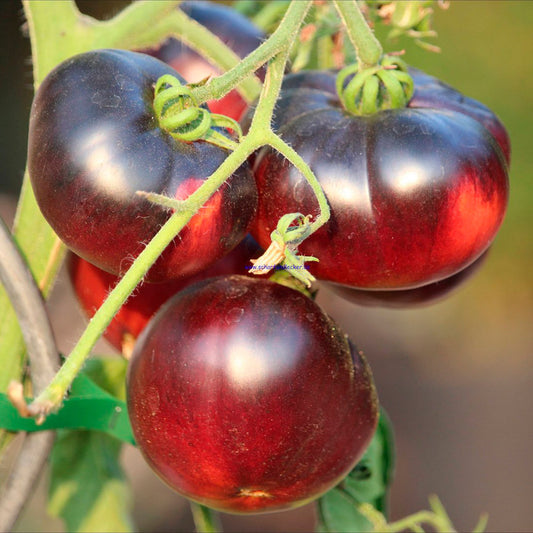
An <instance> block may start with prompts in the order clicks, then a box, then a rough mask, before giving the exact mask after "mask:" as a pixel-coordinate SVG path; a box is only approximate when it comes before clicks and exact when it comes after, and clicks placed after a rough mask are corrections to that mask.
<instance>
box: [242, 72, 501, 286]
mask: <svg viewBox="0 0 533 533" xmlns="http://www.w3.org/2000/svg"><path fill="white" fill-rule="evenodd" d="M306 76H309V78H310V79H311V82H310V85H311V87H308V86H306V79H307V78H306ZM295 78H296V76H294V77H288V82H287V83H286V87H288V88H286V89H285V90H282V93H281V96H280V100H279V102H278V106H277V108H276V113H275V116H276V119H275V124H274V125H275V128H276V129H277V131H278V132H279V133H280V135H281V136H282V138H283V139H284V140H285V141H286V142H288V143H289V144H290V145H291V146H292V147H293V148H294V149H295V150H296V151H297V152H298V153H299V154H300V155H301V156H302V157H303V159H304V160H305V161H306V162H307V163H308V164H309V165H310V167H311V168H312V170H313V171H314V173H315V175H316V177H317V179H318V180H319V182H320V183H321V185H322V187H323V189H324V191H325V193H326V196H327V198H328V201H329V203H330V206H331V209H332V215H331V219H330V221H329V222H328V223H327V224H326V225H325V226H324V227H323V228H320V229H319V230H318V231H317V232H316V233H315V234H313V235H312V236H311V237H309V238H308V239H306V241H304V243H303V244H302V245H301V246H300V248H299V249H300V252H301V253H302V254H304V255H314V256H316V257H318V258H319V259H320V262H319V263H316V264H315V263H312V264H310V271H311V273H313V274H314V275H315V276H316V277H317V278H319V279H323V280H328V281H334V282H336V283H341V284H345V285H349V286H352V287H356V288H362V289H384V290H385V289H393V290H394V289H411V288H415V287H419V286H422V285H426V284H429V283H433V282H436V281H439V280H441V279H444V278H447V277H449V276H451V275H453V274H455V273H457V272H459V271H460V270H462V269H463V268H465V267H466V266H468V265H469V264H471V263H472V262H473V261H475V259H476V258H478V257H479V256H480V255H481V254H482V253H483V252H484V251H485V250H486V249H487V248H488V246H489V245H490V243H491V242H492V240H493V238H494V236H495V234H496V232H497V230H498V228H499V226H500V225H501V222H502V220H503V216H504V213H505V209H506V205H507V199H508V187H509V185H508V176H507V164H506V161H505V158H504V154H503V152H502V149H501V148H500V145H498V144H497V142H496V140H495V138H494V137H493V136H492V135H491V134H490V133H489V131H488V130H487V129H486V128H485V127H484V126H483V124H482V123H481V122H479V121H478V120H475V119H474V118H472V117H471V116H469V115H466V114H464V113H459V112H458V111H454V110H451V109H447V108H446V105H445V104H446V102H444V103H443V105H442V106H441V109H434V108H415V107H409V108H406V109H401V110H388V111H381V112H379V113H376V114H375V115H371V116H365V117H354V116H351V115H347V114H346V113H345V112H344V111H343V109H342V108H341V104H340V102H339V100H338V98H337V97H336V95H335V94H333V93H332V92H329V91H327V90H324V87H327V84H328V83H329V85H330V86H333V85H334V81H335V74H334V73H322V74H320V76H317V75H313V74H308V73H302V74H300V75H299V78H296V80H295ZM291 80H292V81H291ZM298 83H300V85H298ZM291 84H292V85H291ZM294 84H296V87H294V86H293V85H294ZM320 84H322V90H320V89H318V88H316V87H317V86H320ZM313 86H314V87H313ZM448 107H450V106H448ZM253 170H254V174H255V177H256V181H257V185H258V190H259V191H260V196H259V207H258V214H257V217H256V222H255V224H254V228H253V230H252V233H253V234H254V236H255V237H256V239H257V240H258V242H259V243H260V244H261V245H262V246H266V245H267V244H268V242H269V236H270V232H271V231H272V230H273V229H274V228H275V227H276V224H277V221H278V219H279V217H280V216H282V215H283V214H285V213H290V212H302V213H304V214H313V215H315V216H316V214H317V209H318V208H317V202H316V200H315V198H314V194H313V192H312V191H311V189H310V187H309V186H308V185H307V184H306V182H305V180H304V178H303V177H302V176H301V175H300V173H298V172H296V171H294V169H293V167H292V166H290V165H289V164H288V163H287V162H286V161H285V160H284V159H283V158H282V157H280V156H279V155H278V154H277V153H275V152H274V151H273V150H272V149H270V148H263V149H262V150H261V151H260V152H259V153H258V154H257V155H256V157H255V159H254V169H253Z"/></svg>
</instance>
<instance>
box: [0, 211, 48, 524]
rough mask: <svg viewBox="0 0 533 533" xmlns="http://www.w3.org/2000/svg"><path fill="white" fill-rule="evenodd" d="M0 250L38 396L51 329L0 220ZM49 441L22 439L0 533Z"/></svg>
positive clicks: (30, 484) (2, 274) (0, 274)
mask: <svg viewBox="0 0 533 533" xmlns="http://www.w3.org/2000/svg"><path fill="white" fill-rule="evenodd" d="M0 250H2V254H1V255H0V280H1V282H2V284H3V285H4V286H5V289H6V292H7V294H8V296H9V298H10V300H11V303H12V305H13V308H14V310H15V313H16V314H17V317H18V320H19V323H20V327H21V330H22V335H23V336H24V341H25V343H26V347H27V350H28V353H29V359H30V364H31V369H32V384H33V388H34V392H35V393H36V394H38V393H40V392H41V391H42V390H43V389H44V388H45V387H46V385H47V383H48V382H49V381H50V380H51V379H52V378H53V376H54V374H55V372H56V369H57V367H58V363H59V356H58V351H57V348H56V344H55V340H54V336H53V333H52V328H51V326H50V322H49V320H48V315H47V314H46V310H45V307H44V302H43V299H42V296H41V293H40V291H39V288H38V287H37V285H36V283H35V280H34V279H33V276H32V275H31V272H30V271H29V269H28V266H27V264H26V263H25V261H24V259H23V258H22V256H21V255H20V253H19V251H18V248H17V247H16V245H15V243H14V242H13V239H12V237H11V234H10V232H9V230H8V229H7V227H6V226H5V224H4V222H3V221H1V220H0ZM53 440H54V433H53V432H48V431H46V432H39V433H35V434H32V435H28V436H26V438H25V440H24V444H23V445H22V449H21V451H20V453H19V455H18V458H17V461H16V462H15V466H14V468H13V471H12V473H11V475H10V477H9V479H8V480H7V483H6V485H5V487H4V490H3V493H2V497H1V500H0V531H2V532H8V531H12V530H13V525H14V524H15V522H16V520H17V518H18V517H19V515H20V513H21V511H22V509H23V507H24V504H25V503H26V502H27V501H28V496H29V495H30V494H31V492H32V490H33V489H34V488H35V485H36V483H35V482H36V480H37V478H38V477H39V474H40V473H41V471H42V468H43V467H44V465H45V462H46V459H47V457H48V454H49V452H50V448H51V446H52V443H53Z"/></svg>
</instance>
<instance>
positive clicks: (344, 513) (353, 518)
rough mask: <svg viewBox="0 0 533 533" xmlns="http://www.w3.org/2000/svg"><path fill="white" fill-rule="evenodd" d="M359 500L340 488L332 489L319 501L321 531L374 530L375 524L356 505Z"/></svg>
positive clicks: (349, 531)
mask: <svg viewBox="0 0 533 533" xmlns="http://www.w3.org/2000/svg"><path fill="white" fill-rule="evenodd" d="M356 505H357V502H356V501H355V500H354V499H353V498H352V497H351V496H350V495H349V494H347V493H345V492H343V491H342V490H339V489H333V490H330V491H329V492H328V493H326V494H325V495H324V496H322V498H320V501H319V517H320V524H319V531H324V532H336V533H343V532H346V533H354V532H361V533H363V532H366V531H374V526H373V524H372V523H371V522H370V521H369V520H368V519H367V518H365V517H364V516H363V515H362V514H361V513H360V512H359V511H358V509H357V507H356Z"/></svg>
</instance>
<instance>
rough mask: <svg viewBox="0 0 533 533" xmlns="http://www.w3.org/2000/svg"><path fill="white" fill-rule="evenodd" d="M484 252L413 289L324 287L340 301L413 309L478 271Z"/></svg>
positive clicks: (439, 297) (453, 288)
mask: <svg viewBox="0 0 533 533" xmlns="http://www.w3.org/2000/svg"><path fill="white" fill-rule="evenodd" d="M487 254H488V250H487V251H486V252H485V253H483V255H482V256H481V257H479V258H478V259H476V260H475V261H474V262H473V263H472V264H471V265H469V266H467V267H466V268H464V269H463V270H461V271H460V272H458V273H457V274H454V275H453V276H450V277H449V278H445V279H442V280H440V281H435V282H434V283H429V284H428V285H423V286H422V287H417V288H416V289H403V290H401V289H400V290H395V291H370V290H369V291H367V290H363V289H354V288H353V287H348V286H346V285H341V284H338V283H327V287H328V288H329V289H331V290H332V291H333V292H334V293H335V294H337V295H338V296H340V297H342V298H343V299H344V300H348V301H349V302H352V303H354V304H357V305H362V306H365V307H384V308H388V309H415V308H418V307H424V306H426V305H432V304H435V303H437V302H440V301H441V300H443V299H445V298H447V297H448V296H449V295H450V294H451V293H454V292H455V291H456V290H457V289H458V288H460V287H462V286H463V285H464V284H465V282H466V281H467V280H470V279H471V277H472V276H473V275H474V274H475V273H476V272H477V271H478V270H479V268H480V267H481V265H482V264H483V263H484V262H485V260H486V258H487Z"/></svg>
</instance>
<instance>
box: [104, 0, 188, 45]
mask: <svg viewBox="0 0 533 533" xmlns="http://www.w3.org/2000/svg"><path fill="white" fill-rule="evenodd" d="M182 1H183V0H170V1H169V0H137V1H136V2H132V3H131V4H130V5H129V6H127V7H125V8H124V9H123V10H122V11H121V12H120V13H118V14H117V15H116V16H114V17H113V18H112V19H110V20H106V21H95V22H94V28H95V34H96V36H95V40H98V41H100V43H101V46H102V47H105V48H129V49H133V48H137V49H141V48H148V47H149V46H154V45H156V44H159V43H160V42H161V38H162V37H163V38H164V37H165V35H164V34H162V33H161V31H160V28H161V26H162V25H166V24H167V21H168V18H169V17H172V15H173V13H174V12H175V11H180V10H179V7H178V6H179V5H180V4H181V3H182ZM180 12H181V11H180ZM147 21H150V23H149V24H147Z"/></svg>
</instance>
